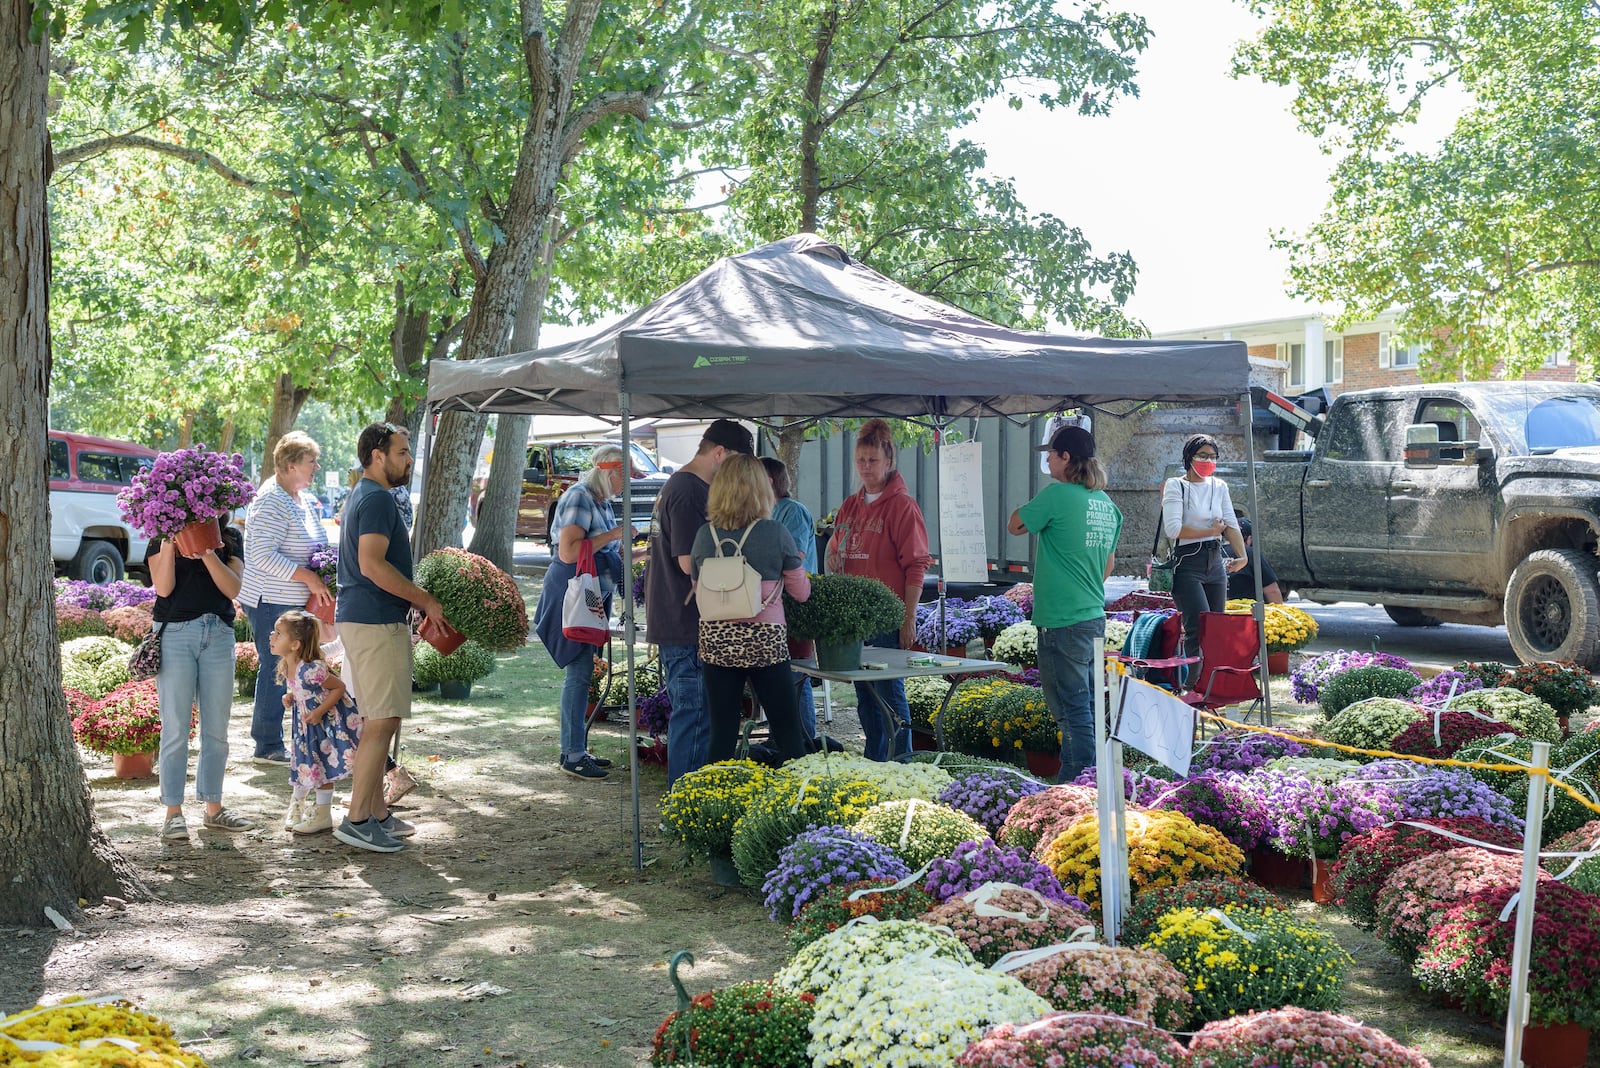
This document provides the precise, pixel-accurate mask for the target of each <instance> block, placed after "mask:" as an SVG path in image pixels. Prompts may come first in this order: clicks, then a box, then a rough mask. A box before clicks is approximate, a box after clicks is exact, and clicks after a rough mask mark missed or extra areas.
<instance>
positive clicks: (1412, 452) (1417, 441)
mask: <svg viewBox="0 0 1600 1068" xmlns="http://www.w3.org/2000/svg"><path fill="white" fill-rule="evenodd" d="M1492 459H1494V450H1493V449H1490V448H1480V447H1479V445H1478V443H1477V442H1476V441H1440V440H1439V424H1438V423H1412V424H1411V425H1410V426H1408V427H1406V449H1405V460H1406V467H1407V469H1409V470H1412V471H1428V470H1432V469H1433V468H1435V467H1439V466H1445V467H1465V466H1467V465H1469V464H1480V463H1483V462H1485V461H1487V460H1492Z"/></svg>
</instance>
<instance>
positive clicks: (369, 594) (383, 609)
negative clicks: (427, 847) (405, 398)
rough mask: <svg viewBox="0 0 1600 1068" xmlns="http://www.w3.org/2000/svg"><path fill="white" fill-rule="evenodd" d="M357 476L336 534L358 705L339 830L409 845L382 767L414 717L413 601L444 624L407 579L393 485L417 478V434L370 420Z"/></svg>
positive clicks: (342, 622) (379, 847) (373, 842)
mask: <svg viewBox="0 0 1600 1068" xmlns="http://www.w3.org/2000/svg"><path fill="white" fill-rule="evenodd" d="M356 459H357V460H358V461H359V462H360V464H361V481H359V482H357V483H356V487H355V489H353V490H351V491H350V496H349V497H348V498H347V499H346V501H345V509H344V522H343V525H342V527H341V529H340V533H339V597H338V602H337V604H336V605H335V609H334V618H335V619H336V620H337V621H338V626H339V638H340V640H341V641H343V642H344V671H345V682H346V683H347V684H348V685H349V687H350V693H351V696H352V697H354V698H355V700H356V703H357V704H358V705H360V707H361V714H362V717H363V718H362V729H361V740H360V741H359V742H358V743H357V744H356V760H355V766H354V769H353V770H352V772H351V786H350V808H349V811H348V812H347V813H346V815H345V818H344V821H343V822H341V823H340V824H339V826H338V827H336V828H334V831H333V836H334V837H335V838H337V839H338V840H339V841H341V842H343V843H344V844H345V845H348V846H353V847H355V848H356V849H365V850H368V851H370V852H374V853H393V852H396V851H398V850H399V849H401V848H403V846H402V844H401V841H400V839H402V838H405V837H407V836H409V835H412V834H415V833H416V828H415V827H414V826H412V825H411V824H410V823H407V822H406V821H405V820H402V819H400V818H398V817H397V816H395V815H394V814H393V813H392V812H390V811H389V805H388V802H387V800H386V799H385V797H384V790H383V773H384V767H385V765H386V764H387V763H388V759H389V746H390V743H392V742H393V741H394V738H395V735H396V734H397V733H399V730H400V721H401V720H402V719H404V718H405V717H407V716H409V715H410V714H411V627H410V625H409V624H408V623H407V617H408V615H409V614H410V612H411V606H412V605H416V606H417V608H418V609H420V610H421V611H422V612H423V613H424V614H425V615H426V616H427V617H428V618H429V619H430V620H432V621H433V623H434V625H435V626H444V625H445V618H444V606H443V605H442V604H440V603H439V598H437V597H435V596H434V595H433V594H431V593H429V592H428V591H427V590H425V589H423V588H422V587H421V586H418V585H417V584H416V583H415V582H413V581H411V576H412V568H411V538H410V536H409V532H408V531H407V530H406V525H405V522H404V520H402V519H401V517H400V509H399V508H398V507H397V506H396V505H395V503H394V497H392V496H391V495H390V494H389V490H390V488H392V487H394V486H402V485H405V484H406V483H407V482H409V481H410V480H411V438H410V435H409V434H408V433H407V431H406V428H405V427H403V426H396V425H394V424H393V423H373V424H371V425H369V426H367V427H365V428H363V429H362V431H361V436H360V437H359V438H357V439H356Z"/></svg>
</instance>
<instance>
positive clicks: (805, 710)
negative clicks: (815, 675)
mask: <svg viewBox="0 0 1600 1068" xmlns="http://www.w3.org/2000/svg"><path fill="white" fill-rule="evenodd" d="M793 682H794V685H795V686H796V688H797V691H796V692H797V694H798V697H799V699H798V701H797V705H798V707H799V709H800V730H801V732H802V733H803V734H804V735H805V736H806V744H807V745H808V746H810V745H813V744H815V742H816V740H817V702H816V701H815V700H814V699H813V697H812V694H811V677H810V676H809V675H800V674H795V675H794V678H793Z"/></svg>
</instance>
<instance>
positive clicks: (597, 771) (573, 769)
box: [561, 754, 606, 779]
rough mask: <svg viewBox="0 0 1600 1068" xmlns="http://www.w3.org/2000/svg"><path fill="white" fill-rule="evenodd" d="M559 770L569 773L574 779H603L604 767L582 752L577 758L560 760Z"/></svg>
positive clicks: (604, 774) (604, 775)
mask: <svg viewBox="0 0 1600 1068" xmlns="http://www.w3.org/2000/svg"><path fill="white" fill-rule="evenodd" d="M561 770H562V771H564V772H565V773H567V774H568V775H571V776H572V777H573V778H574V779H603V778H605V777H606V769H604V768H602V767H600V766H599V765H598V764H596V763H595V762H594V758H593V757H590V756H589V755H588V754H584V755H583V756H581V757H579V758H578V759H577V760H572V761H567V760H563V761H562V762H561Z"/></svg>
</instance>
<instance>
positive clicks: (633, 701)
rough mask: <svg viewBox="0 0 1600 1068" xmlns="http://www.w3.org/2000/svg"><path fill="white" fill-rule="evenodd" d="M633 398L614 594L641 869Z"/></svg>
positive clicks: (626, 401) (625, 437)
mask: <svg viewBox="0 0 1600 1068" xmlns="http://www.w3.org/2000/svg"><path fill="white" fill-rule="evenodd" d="M632 405H633V399H632V398H631V397H630V396H629V395H628V393H627V391H626V390H622V391H619V392H618V393H617V406H618V407H619V408H620V409H621V411H622V474H623V478H622V530H623V534H622V581H621V582H620V583H618V588H617V597H618V599H619V600H620V601H621V602H622V644H623V646H624V648H623V662H624V663H626V664H627V665H628V767H629V769H630V778H632V780H633V870H634V871H644V842H643V840H642V839H641V838H640V836H639V828H640V824H639V695H638V694H636V693H635V692H634V690H633V438H632V437H631V436H630V435H631V433H632V430H631V427H630V426H629V423H630V422H631V419H632V414H633V413H632V412H631V411H630V410H629V409H630V408H631V407H632Z"/></svg>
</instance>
